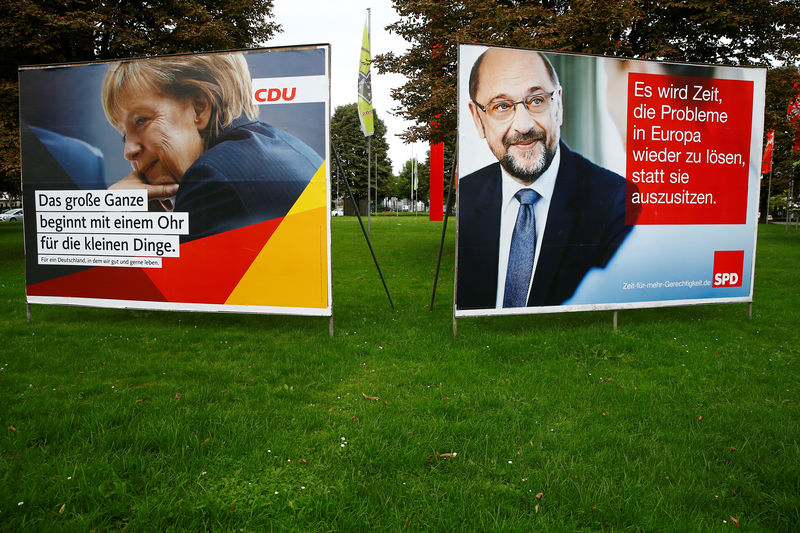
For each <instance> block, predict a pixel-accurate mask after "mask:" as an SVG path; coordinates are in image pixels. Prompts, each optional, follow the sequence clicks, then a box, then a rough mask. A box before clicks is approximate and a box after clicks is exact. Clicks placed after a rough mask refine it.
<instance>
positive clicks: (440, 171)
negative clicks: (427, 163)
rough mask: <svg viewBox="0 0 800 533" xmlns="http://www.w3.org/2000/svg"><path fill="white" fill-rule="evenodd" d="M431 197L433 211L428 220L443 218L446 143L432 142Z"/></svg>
mask: <svg viewBox="0 0 800 533" xmlns="http://www.w3.org/2000/svg"><path fill="white" fill-rule="evenodd" d="M430 171H431V175H430V182H429V183H430V197H431V211H430V215H428V220H431V221H441V220H443V216H442V215H443V211H444V210H443V209H442V206H443V205H444V143H436V144H434V143H431V168H430Z"/></svg>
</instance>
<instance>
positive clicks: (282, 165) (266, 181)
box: [175, 118, 322, 240]
mask: <svg viewBox="0 0 800 533" xmlns="http://www.w3.org/2000/svg"><path fill="white" fill-rule="evenodd" d="M321 164H322V158H321V157H320V156H319V155H318V154H317V153H316V152H315V151H314V150H312V149H311V148H310V147H309V146H308V145H306V144H305V143H303V142H302V141H300V140H299V139H297V138H295V137H293V136H292V135H290V134H288V133H286V132H285V131H283V130H280V129H278V128H275V127H273V126H270V125H269V124H264V123H263V122H257V121H255V122H254V121H252V120H247V119H242V118H240V119H237V120H236V121H234V123H233V124H232V125H231V126H230V127H228V128H226V129H225V130H224V131H223V132H222V133H221V134H220V135H219V136H218V137H217V139H216V140H215V142H214V144H213V146H211V147H210V148H209V149H208V150H206V152H205V153H203V155H201V156H200V157H199V158H198V159H197V161H195V162H194V163H193V164H192V166H190V167H189V168H188V169H187V170H186V172H185V173H184V175H183V178H182V179H181V184H180V188H179V189H178V194H177V195H176V197H175V211H186V212H188V213H189V232H190V234H189V235H188V236H186V237H184V240H192V239H198V238H200V237H206V236H208V235H213V234H216V233H220V232H223V231H228V230H232V229H236V228H241V227H244V226H248V225H251V224H256V223H259V222H264V221H266V220H272V219H275V218H280V217H282V216H285V215H286V213H288V212H289V209H291V207H292V206H293V205H294V203H295V202H296V201H297V199H298V198H299V197H300V195H301V194H302V192H303V191H304V190H305V188H306V186H307V185H308V183H309V182H310V181H311V178H312V177H313V176H314V174H315V173H316V172H317V170H318V169H319V166H320V165H321Z"/></svg>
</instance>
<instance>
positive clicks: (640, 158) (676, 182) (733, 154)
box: [626, 73, 753, 225]
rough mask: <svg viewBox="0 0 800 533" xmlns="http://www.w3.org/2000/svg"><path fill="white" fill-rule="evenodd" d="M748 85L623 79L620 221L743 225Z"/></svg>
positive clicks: (749, 109) (638, 75)
mask: <svg viewBox="0 0 800 533" xmlns="http://www.w3.org/2000/svg"><path fill="white" fill-rule="evenodd" d="M752 110H753V82H752V81H743V80H727V79H714V78H695V77H680V76H668V75H662V74H644V73H630V74H629V76H628V109H627V124H628V126H627V155H626V157H627V159H626V178H627V180H628V191H627V210H626V213H627V215H628V216H631V217H633V216H635V215H636V214H638V218H637V219H636V220H628V223H636V224H638V225H645V224H744V223H745V222H746V218H747V185H748V171H749V168H748V165H749V161H750V144H749V142H750V138H749V136H747V135H742V134H741V133H742V132H749V131H750V129H751V125H752Z"/></svg>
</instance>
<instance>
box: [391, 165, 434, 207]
mask: <svg viewBox="0 0 800 533" xmlns="http://www.w3.org/2000/svg"><path fill="white" fill-rule="evenodd" d="M413 169H414V160H413V159H409V160H408V161H406V162H405V163H404V164H403V168H402V169H401V170H400V174H399V175H398V176H397V181H396V183H397V185H396V187H395V196H397V197H398V198H411V178H412V176H413V174H414V170H413ZM429 169H430V167H429V166H428V161H427V158H426V160H424V161H423V160H420V159H417V177H418V181H417V192H416V193H415V197H417V198H419V199H420V200H423V201H425V202H427V201H428V189H429V187H428V182H429V180H430V170H429Z"/></svg>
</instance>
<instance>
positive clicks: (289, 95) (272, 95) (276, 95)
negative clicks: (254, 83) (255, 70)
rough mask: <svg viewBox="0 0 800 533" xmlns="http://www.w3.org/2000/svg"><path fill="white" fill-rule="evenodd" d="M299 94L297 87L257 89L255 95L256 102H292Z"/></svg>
mask: <svg viewBox="0 0 800 533" xmlns="http://www.w3.org/2000/svg"><path fill="white" fill-rule="evenodd" d="M296 94H297V87H284V88H282V89H279V88H276V87H270V88H262V89H257V90H256V91H255V94H254V98H255V101H256V102H262V103H263V102H291V101H292V100H294V97H295V95H296Z"/></svg>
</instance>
